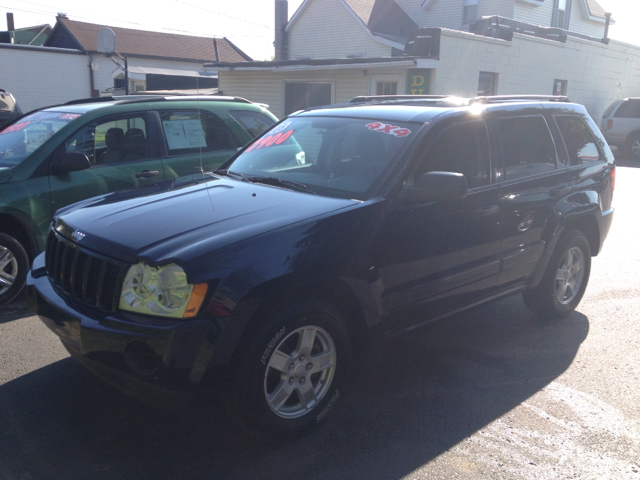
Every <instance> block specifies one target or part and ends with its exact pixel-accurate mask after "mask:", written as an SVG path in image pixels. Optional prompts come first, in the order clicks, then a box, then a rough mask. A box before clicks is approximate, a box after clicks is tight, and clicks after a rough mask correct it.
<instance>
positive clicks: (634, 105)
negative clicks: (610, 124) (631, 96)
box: [614, 100, 640, 118]
mask: <svg viewBox="0 0 640 480" xmlns="http://www.w3.org/2000/svg"><path fill="white" fill-rule="evenodd" d="M614 117H617V118H640V101H639V100H625V101H624V102H622V105H620V107H619V108H618V110H616V113H615V115H614Z"/></svg>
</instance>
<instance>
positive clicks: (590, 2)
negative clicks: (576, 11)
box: [587, 0, 606, 18]
mask: <svg viewBox="0 0 640 480" xmlns="http://www.w3.org/2000/svg"><path fill="white" fill-rule="evenodd" d="M587 8H589V12H590V13H591V15H593V16H594V17H598V18H604V14H605V13H606V11H605V9H604V8H602V6H601V5H600V4H599V3H598V2H596V0H587Z"/></svg>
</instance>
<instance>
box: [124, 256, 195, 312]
mask: <svg viewBox="0 0 640 480" xmlns="http://www.w3.org/2000/svg"><path fill="white" fill-rule="evenodd" d="M206 293H207V284H206V283H200V284H197V285H191V284H190V283H187V274H186V273H184V270H183V269H182V268H181V267H179V266H178V265H176V264H173V263H172V264H170V265H164V266H162V267H150V266H149V265H145V264H144V263H138V264H136V265H132V266H131V268H129V271H128V272H127V275H126V276H125V278H124V284H123V286H122V294H121V295H120V308H121V309H122V310H129V311H130V312H136V313H145V314H147V315H161V316H165V317H178V318H183V317H194V316H195V315H197V313H198V310H199V308H200V305H202V302H203V300H204V296H205V294H206Z"/></svg>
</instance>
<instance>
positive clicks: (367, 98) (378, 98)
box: [349, 95, 458, 103]
mask: <svg viewBox="0 0 640 480" xmlns="http://www.w3.org/2000/svg"><path fill="white" fill-rule="evenodd" d="M445 98H458V97H455V96H453V95H360V96H358V97H353V98H352V99H351V100H349V103H369V102H386V101H400V100H443V99H445Z"/></svg>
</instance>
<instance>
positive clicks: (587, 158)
mask: <svg viewBox="0 0 640 480" xmlns="http://www.w3.org/2000/svg"><path fill="white" fill-rule="evenodd" d="M554 119H555V121H556V123H557V124H558V128H559V129H560V133H561V134H562V139H563V140H564V144H565V147H566V148H567V153H568V155H569V160H570V161H571V165H581V164H585V163H593V162H599V161H601V160H602V157H601V155H600V151H599V150H598V147H597V143H596V139H595V137H594V136H593V134H592V133H591V130H590V129H589V127H588V126H587V124H586V123H584V121H583V120H582V118H580V117H579V116H577V115H566V116H565V115H562V116H555V117H554Z"/></svg>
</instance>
